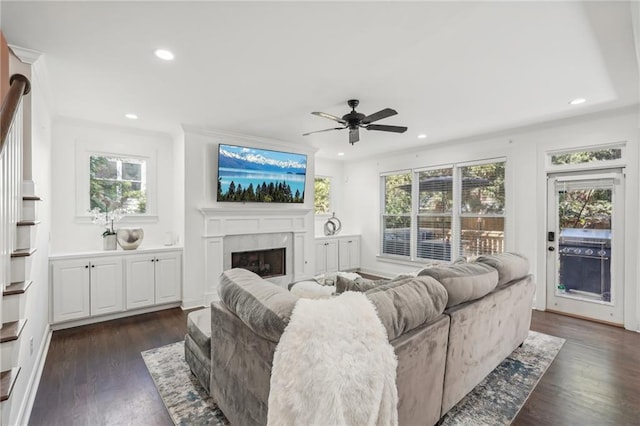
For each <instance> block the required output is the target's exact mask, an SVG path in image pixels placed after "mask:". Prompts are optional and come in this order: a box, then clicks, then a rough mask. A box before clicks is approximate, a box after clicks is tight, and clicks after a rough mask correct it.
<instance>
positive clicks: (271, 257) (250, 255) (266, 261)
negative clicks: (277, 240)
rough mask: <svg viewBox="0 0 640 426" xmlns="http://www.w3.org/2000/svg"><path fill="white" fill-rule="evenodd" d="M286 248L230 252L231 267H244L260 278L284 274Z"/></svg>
mask: <svg viewBox="0 0 640 426" xmlns="http://www.w3.org/2000/svg"><path fill="white" fill-rule="evenodd" d="M285 253H286V249H285V248H284V247H282V248H274V249H266V250H253V251H240V252H235V253H231V267H232V268H244V269H247V270H249V271H251V272H253V273H256V274H258V275H260V276H261V277H262V278H270V277H279V276H283V275H286V270H287V269H286V265H285V263H286V262H285V259H286V256H285Z"/></svg>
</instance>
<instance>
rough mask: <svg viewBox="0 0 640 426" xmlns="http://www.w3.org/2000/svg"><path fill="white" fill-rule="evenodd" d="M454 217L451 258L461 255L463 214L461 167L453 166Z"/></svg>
mask: <svg viewBox="0 0 640 426" xmlns="http://www.w3.org/2000/svg"><path fill="white" fill-rule="evenodd" d="M452 210H453V211H452V213H453V218H452V223H451V241H450V244H451V260H452V261H453V260H455V259H457V258H458V256H460V252H461V250H460V245H461V242H460V234H461V233H460V227H461V225H460V221H461V219H460V215H461V214H462V172H461V170H460V167H458V166H455V167H454V168H453V209H452Z"/></svg>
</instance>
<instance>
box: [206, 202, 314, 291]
mask: <svg viewBox="0 0 640 426" xmlns="http://www.w3.org/2000/svg"><path fill="white" fill-rule="evenodd" d="M200 213H202V216H203V218H204V234H203V236H202V237H203V239H204V242H205V265H206V272H205V282H206V291H205V299H206V302H207V303H209V302H210V301H211V300H217V299H218V295H217V287H218V280H219V277H220V274H221V273H222V272H223V271H224V256H225V255H228V254H229V253H227V252H228V251H229V250H225V246H224V245H225V237H230V236H238V235H261V234H277V233H291V235H292V239H291V243H292V250H291V251H292V261H290V262H289V261H287V262H288V263H287V270H288V272H287V278H286V280H293V281H299V280H302V279H307V278H309V277H310V276H311V275H312V271H313V264H312V261H313V252H312V250H313V211H312V210H311V209H308V208H288V209H283V208H274V209H267V208H253V207H251V206H244V205H242V206H239V207H237V208H231V207H226V206H225V207H220V208H217V207H205V208H201V209H200ZM270 281H273V282H275V283H276V284H279V285H282V286H286V285H287V284H288V282H283V281H282V280H278V279H275V280H271V279H270Z"/></svg>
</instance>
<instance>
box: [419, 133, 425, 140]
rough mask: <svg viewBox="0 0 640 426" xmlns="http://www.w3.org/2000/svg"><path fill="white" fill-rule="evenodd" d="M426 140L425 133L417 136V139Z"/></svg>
mask: <svg viewBox="0 0 640 426" xmlns="http://www.w3.org/2000/svg"><path fill="white" fill-rule="evenodd" d="M426 138H427V135H426V133H420V134H419V135H418V139H426Z"/></svg>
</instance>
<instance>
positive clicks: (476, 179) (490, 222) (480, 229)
mask: <svg viewBox="0 0 640 426" xmlns="http://www.w3.org/2000/svg"><path fill="white" fill-rule="evenodd" d="M460 175H461V197H460V200H461V205H460V232H459V234H458V236H459V239H458V241H459V242H460V252H459V253H460V255H462V256H467V257H469V256H478V255H481V254H492V253H502V252H503V251H504V219H505V211H504V200H505V197H504V162H499V163H490V164H482V165H474V166H465V167H460Z"/></svg>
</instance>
